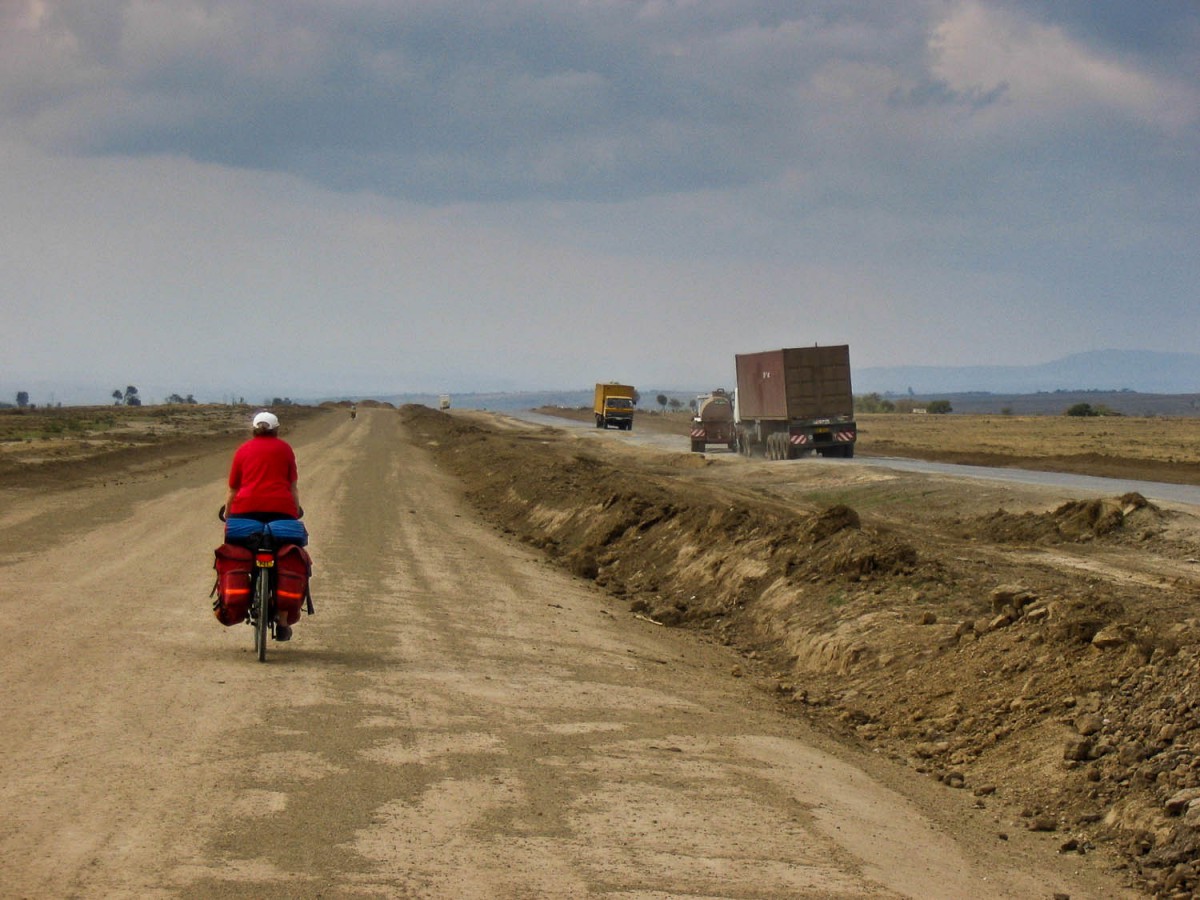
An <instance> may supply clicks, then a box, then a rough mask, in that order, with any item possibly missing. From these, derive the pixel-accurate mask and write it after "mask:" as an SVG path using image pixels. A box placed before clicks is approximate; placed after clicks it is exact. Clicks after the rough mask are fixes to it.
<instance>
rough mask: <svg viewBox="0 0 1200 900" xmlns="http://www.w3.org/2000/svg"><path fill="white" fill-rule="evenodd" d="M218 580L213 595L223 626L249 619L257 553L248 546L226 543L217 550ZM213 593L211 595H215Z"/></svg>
mask: <svg viewBox="0 0 1200 900" xmlns="http://www.w3.org/2000/svg"><path fill="white" fill-rule="evenodd" d="M215 553H216V561H215V562H214V563H213V568H214V569H216V570H217V583H216V584H214V585H213V589H212V594H216V595H217V599H216V600H214V601H213V614H214V615H215V616H216V617H217V621H218V622H220V623H221V624H222V625H236V624H237V623H238V622H243V621H245V619H246V614H247V613H248V612H249V610H250V586H251V580H250V575H251V572H252V571H253V569H254V553H253V552H252V551H251V550H250V549H249V548H248V547H239V546H238V545H237V544H222V545H221V546H220V547H218V548H217V549H216V551H215ZM212 594H210V595H209V596H212Z"/></svg>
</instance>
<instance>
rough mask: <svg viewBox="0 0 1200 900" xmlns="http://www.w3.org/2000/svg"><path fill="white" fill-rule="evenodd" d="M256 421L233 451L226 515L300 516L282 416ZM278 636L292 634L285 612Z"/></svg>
mask: <svg viewBox="0 0 1200 900" xmlns="http://www.w3.org/2000/svg"><path fill="white" fill-rule="evenodd" d="M253 424H254V437H252V438H250V440H248V441H246V443H244V444H242V445H241V446H240V447H238V448H237V450H236V451H234V454H233V464H232V465H231V466H230V468H229V493H228V495H227V496H226V498H225V515H226V516H230V517H233V516H237V517H240V518H246V519H257V520H258V521H260V522H273V521H277V520H279V519H296V518H299V517H300V516H301V515H302V513H301V511H300V491H299V489H298V488H297V486H296V482H297V480H298V473H297V471H296V454H295V453H294V452H293V451H292V448H291V445H290V444H288V442H287V441H285V440H283V439H282V438H280V437H279V419H278V418H277V417H276V416H275V414H274V413H269V412H260V413H258V414H257V415H256V416H255V417H254V423H253ZM275 636H276V640H281V641H286V640H287V639H288V638H290V637H291V636H292V629H291V625H290V623H289V622H288V621H287V620H286V617H285V616H284V615H283V613H282V612H281V615H280V620H279V621H278V622H277V624H276V626H275Z"/></svg>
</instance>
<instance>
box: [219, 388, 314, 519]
mask: <svg viewBox="0 0 1200 900" xmlns="http://www.w3.org/2000/svg"><path fill="white" fill-rule="evenodd" d="M297 480H298V473H297V471H296V454H295V453H293V452H292V448H291V446H290V445H289V444H288V442H287V441H285V440H283V439H282V438H280V437H279V419H278V418H276V416H275V414H274V413H269V412H260V413H259V414H258V415H256V416H255V417H254V437H252V438H250V440H248V441H246V443H244V444H242V445H241V446H240V447H238V448H237V451H236V452H235V453H234V454H233V465H232V466H230V469H229V495H228V496H227V497H226V498H225V514H226V515H227V516H244V517H246V518H249V519H259V520H261V521H264V522H269V521H271V520H272V519H295V518H297V517H298V516H299V515H300V491H299V489H298V488H297V486H296V482H297Z"/></svg>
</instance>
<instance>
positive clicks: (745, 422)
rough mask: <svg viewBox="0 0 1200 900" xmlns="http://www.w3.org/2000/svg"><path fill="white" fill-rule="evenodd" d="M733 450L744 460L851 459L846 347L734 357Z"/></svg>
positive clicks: (854, 433) (853, 436)
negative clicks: (761, 457)
mask: <svg viewBox="0 0 1200 900" xmlns="http://www.w3.org/2000/svg"><path fill="white" fill-rule="evenodd" d="M735 362H736V368H737V392H736V394H735V396H734V416H735V422H736V428H737V441H738V449H739V450H741V452H742V453H744V454H746V455H747V456H749V455H753V454H755V453H761V454H763V455H765V456H766V457H767V459H795V458H796V457H799V456H806V455H808V454H809V453H812V452H814V451H815V452H817V453H819V454H821V455H822V456H826V457H829V456H841V457H847V458H849V457H852V456H854V444H855V441H856V440H857V439H858V426H857V424H856V423H855V421H854V394H853V392H852V389H851V386H850V348H849V346H847V345H845V344H840V345H836V346H829V347H818V346H814V347H794V348H791V349H784V350H768V351H765V352H763V353H746V354H740V355H737V356H736V357H735Z"/></svg>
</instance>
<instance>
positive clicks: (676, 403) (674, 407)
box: [667, 397, 683, 412]
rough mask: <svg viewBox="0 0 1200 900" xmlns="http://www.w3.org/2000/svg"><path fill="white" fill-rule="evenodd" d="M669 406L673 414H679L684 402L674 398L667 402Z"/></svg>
mask: <svg viewBox="0 0 1200 900" xmlns="http://www.w3.org/2000/svg"><path fill="white" fill-rule="evenodd" d="M667 406H669V407H671V412H679V410H681V409H682V408H683V401H682V400H680V399H678V398H677V397H672V398H671V399H670V400H668V401H667Z"/></svg>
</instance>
